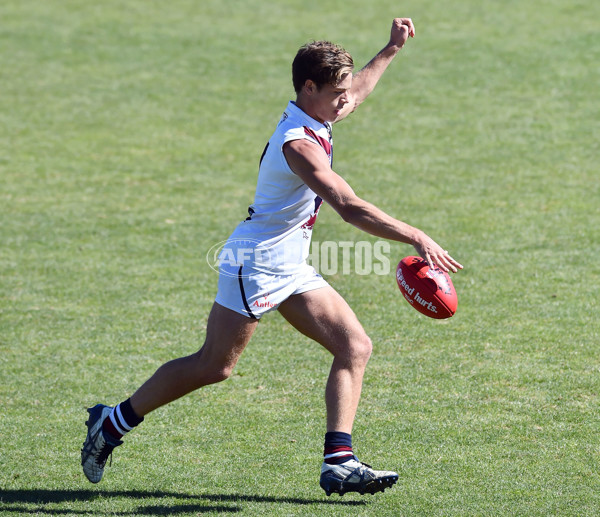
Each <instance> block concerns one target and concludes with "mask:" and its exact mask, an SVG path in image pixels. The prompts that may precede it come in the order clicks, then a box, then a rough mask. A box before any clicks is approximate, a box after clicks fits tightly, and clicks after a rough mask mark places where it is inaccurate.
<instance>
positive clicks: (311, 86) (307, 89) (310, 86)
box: [302, 79, 317, 95]
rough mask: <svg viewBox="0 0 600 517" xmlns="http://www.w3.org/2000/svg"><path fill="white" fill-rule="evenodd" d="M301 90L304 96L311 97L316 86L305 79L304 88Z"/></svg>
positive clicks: (311, 81) (310, 80)
mask: <svg viewBox="0 0 600 517" xmlns="http://www.w3.org/2000/svg"><path fill="white" fill-rule="evenodd" d="M302 89H303V90H304V93H305V94H307V95H312V94H313V93H314V92H316V91H317V84H316V83H315V82H314V81H313V80H312V79H307V80H306V81H305V82H304V86H303V88H302Z"/></svg>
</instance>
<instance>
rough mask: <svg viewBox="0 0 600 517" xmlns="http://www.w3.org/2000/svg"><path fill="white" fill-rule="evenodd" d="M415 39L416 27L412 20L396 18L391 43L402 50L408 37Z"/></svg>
mask: <svg viewBox="0 0 600 517" xmlns="http://www.w3.org/2000/svg"><path fill="white" fill-rule="evenodd" d="M409 36H410V37H411V38H414V37H415V26H414V25H413V22H412V20H411V19H410V18H395V19H394V21H393V22H392V32H391V34H390V43H391V44H392V45H395V46H397V47H398V48H402V47H403V46H404V44H405V43H406V40H407V39H408V37H409Z"/></svg>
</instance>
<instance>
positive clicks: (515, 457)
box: [0, 0, 600, 517]
mask: <svg viewBox="0 0 600 517" xmlns="http://www.w3.org/2000/svg"><path fill="white" fill-rule="evenodd" d="M391 5H392V3H391V2H386V1H384V0H373V1H371V2H369V3H368V5H367V4H365V2H364V1H358V0H347V1H345V2H341V1H338V0H334V1H330V2H322V1H321V2H317V1H315V0H306V1H304V2H293V1H291V0H281V1H277V2H260V1H258V0H246V1H244V2H242V1H238V0H224V1H223V0H203V1H202V2H195V1H192V0H188V1H185V0H173V1H171V2H158V1H142V0H138V1H126V2H117V1H112V0H110V1H108V0H107V1H103V2H86V1H83V0H80V1H57V0H46V1H43V2H41V1H32V0H24V1H17V0H5V1H3V2H2V3H1V4H0V19H1V20H2V21H1V23H0V49H1V51H0V218H1V219H0V223H1V224H0V274H1V283H0V513H1V514H2V515H6V516H13V515H14V516H16V515H40V516H55V515H61V516H63V515H64V516H70V515H96V516H100V515H119V516H138V515H139V516H148V515H177V516H192V515H212V514H217V513H223V514H238V515H244V516H255V515H277V516H284V515H285V516H292V515H298V516H306V515H314V516H337V515H357V516H417V515H420V516H498V515H503V516H504V515H506V516H516V515H522V516H525V515H526V516H528V517H531V516H548V515H560V516H565V515H567V516H594V515H598V514H600V467H599V463H600V433H599V429H600V417H599V416H600V414H599V411H600V407H599V405H600V354H599V353H598V352H599V341H600V331H599V329H600V324H599V304H598V300H599V298H600V296H599V285H600V260H599V256H600V229H599V228H600V210H599V206H600V188H599V183H600V181H599V175H598V173H599V167H598V159H599V155H600V153H599V144H598V142H599V141H600V96H599V93H598V92H599V90H598V85H599V84H600V68H599V63H600V3H598V2H597V1H593V0H577V1H572V2H564V1H559V0H548V1H546V2H534V1H533V0H521V1H518V2H517V1H516V0H507V1H503V2H499V1H492V0H482V1H475V0H463V1H457V0H450V1H449V2H428V3H426V2H417V1H415V0H409V1H408V2H405V3H403V4H402V5H399V6H397V7H396V6H395V7H393V8H392V7H391ZM398 15H400V16H404V15H406V16H412V18H413V20H414V22H415V25H416V28H417V37H416V38H415V39H414V40H411V41H409V42H408V44H407V46H406V48H405V49H404V50H403V51H402V55H401V56H399V58H398V59H397V61H396V62H395V63H394V64H393V65H392V67H391V68H390V69H389V70H388V72H387V73H386V75H385V76H384V78H383V79H382V81H381V83H380V85H379V87H378V89H377V90H376V91H375V93H374V94H373V95H372V97H371V98H370V99H369V100H368V101H367V102H366V103H365V104H364V105H363V106H362V107H361V108H360V109H359V110H358V111H357V113H355V114H354V115H352V116H351V117H350V118H349V119H348V120H347V121H344V122H343V123H341V124H339V125H338V126H336V128H335V138H336V149H335V164H334V165H335V168H336V170H337V171H338V172H340V173H341V174H342V175H344V176H345V177H346V178H347V179H348V181H349V182H350V184H351V185H353V187H354V188H355V190H356V191H357V192H358V193H359V194H360V195H362V196H363V197H365V198H367V199H369V200H371V201H373V202H374V203H376V204H377V205H378V206H380V207H381V208H383V209H384V210H386V211H388V212H389V213H391V214H393V215H395V216H397V217H399V218H401V219H403V220H406V221H408V222H410V223H411V224H414V225H416V226H418V227H420V228H423V229H424V230H425V231H427V232H428V233H429V234H430V235H432V236H433V237H434V238H436V239H437V240H439V241H440V242H441V243H443V245H444V246H446V247H447V248H448V249H449V250H451V253H452V254H453V256H455V257H456V258H457V259H458V260H460V261H461V262H462V263H463V264H464V265H465V269H464V271H462V272H461V273H459V274H458V275H456V276H454V282H455V286H456V289H457V291H458V294H459V310H458V312H457V314H456V316H455V317H453V318H452V319H450V320H445V321H440V322H438V321H434V320H430V319H427V318H425V317H423V316H421V315H419V314H418V313H417V312H416V311H414V310H412V309H410V307H409V306H408V305H407V304H406V302H405V301H404V300H403V299H402V298H401V296H400V293H399V292H398V289H397V288H396V286H395V279H394V275H393V273H391V274H390V275H387V276H377V275H368V276H361V275H342V274H338V275H332V276H331V277H330V278H329V281H330V282H331V284H332V285H334V287H336V288H337V289H338V290H339V291H340V292H341V293H342V294H343V295H344V296H345V297H346V298H347V299H348V301H349V302H350V304H351V305H352V307H353V308H354V309H355V311H356V313H357V314H358V316H359V318H360V319H361V321H362V322H363V324H364V326H365V328H366V330H367V332H368V333H369V335H370V336H371V338H372V339H373V342H374V345H375V351H374V354H373V357H372V359H371V362H370V364H369V368H368V370H367V376H366V379H365V386H364V394H363V399H362V402H361V407H360V410H359V415H358V418H357V421H356V425H355V429H354V435H353V436H354V445H355V449H356V451H357V453H358V455H359V456H360V457H361V458H363V459H364V460H365V461H367V462H369V463H371V464H373V465H374V466H375V467H376V468H385V469H394V470H397V471H398V472H399V473H400V481H399V483H398V485H397V486H396V487H394V488H393V490H390V491H386V492H385V493H384V494H378V495H377V496H374V497H370V496H368V497H364V498H361V497H359V496H355V495H348V496H344V497H343V498H341V499H340V498H339V497H337V496H336V497H334V496H332V497H331V498H327V497H325V495H324V494H323V492H322V491H321V489H320V488H319V487H318V475H319V467H320V462H321V453H322V440H323V433H324V404H323V389H324V385H325V378H326V375H327V371H328V367H329V362H330V359H329V357H328V355H327V354H326V353H325V352H324V351H322V350H321V349H320V348H319V347H318V346H317V345H314V344H312V343H311V342H309V341H308V340H306V339H305V338H303V337H302V336H300V335H299V334H297V333H295V332H294V331H292V330H291V328H290V327H288V326H287V325H286V324H285V322H284V321H283V319H282V318H281V317H280V316H279V315H278V314H277V313H274V314H272V315H270V316H269V317H267V318H265V319H264V320H263V322H262V323H261V325H260V327H259V329H258V331H257V333H256V335H255V337H254V338H253V340H252V342H251V344H250V346H249V347H248V349H247V351H246V352H245V354H244V356H243V357H242V359H241V361H240V363H239V365H238V367H237V369H236V372H235V374H234V375H233V377H232V378H231V379H229V380H228V381H227V382H226V383H223V384H220V385H216V386H212V387H208V388H206V389H204V390H201V391H199V392H197V393H194V394H192V395H190V396H188V397H186V398H183V399H181V400H179V401H177V402H175V403H173V404H172V405H170V406H167V407H164V408H161V409H159V410H157V411H156V412H155V413H153V414H151V415H149V416H148V418H146V421H145V422H144V423H143V425H142V427H141V428H140V429H139V430H136V431H135V432H133V433H131V435H130V436H128V437H127V438H126V440H127V443H126V444H125V445H124V446H123V447H120V448H119V449H117V450H116V451H115V454H114V462H113V465H112V466H111V467H108V470H107V472H106V474H105V479H104V480H103V481H102V483H101V484H99V485H97V486H96V485H91V484H89V483H88V482H87V480H86V479H85V478H84V476H83V474H82V473H81V470H80V465H79V449H80V447H81V444H82V442H83V439H84V435H85V427H84V425H83V423H84V421H85V418H86V415H87V413H86V412H85V408H86V407H88V406H90V405H93V404H95V403H97V402H100V401H101V402H104V403H107V404H114V403H117V402H119V401H121V400H123V399H124V398H125V397H126V396H127V395H129V394H131V393H132V391H133V390H134V389H136V388H137V387H138V386H139V385H140V383H141V382H143V381H144V380H145V379H146V378H147V377H148V376H149V375H150V374H152V373H153V372H154V370H155V369H156V368H157V367H158V366H159V365H160V364H162V363H163V362H164V361H166V360H168V359H171V358H174V357H177V356H180V355H184V354H187V353H190V352H193V351H195V350H196V349H197V347H198V346H199V345H200V344H201V342H202V339H203V332H204V325H205V321H206V317H207V314H208V311H209V309H210V306H211V304H212V301H213V298H214V295H215V292H216V285H217V277H216V274H215V273H214V272H213V271H212V270H211V269H210V267H209V265H208V264H207V262H206V260H205V255H206V252H207V251H208V250H209V248H210V247H211V246H212V245H214V244H215V243H217V242H219V241H221V240H223V239H225V238H226V237H227V235H228V234H229V232H230V231H231V230H232V229H233V227H234V226H235V224H237V222H238V221H239V220H240V219H242V218H244V217H245V211H246V207H247V206H248V204H249V203H250V202H251V201H252V196H253V192H254V186H255V178H256V171H257V166H258V159H259V157H260V153H261V152H262V149H263V147H264V145H265V142H266V141H267V139H268V137H269V136H270V134H271V132H272V130H273V128H274V125H275V123H276V122H277V120H278V119H279V117H280V114H281V112H282V110H283V108H284V107H285V105H286V103H287V101H288V99H290V98H292V95H293V91H292V87H291V78H290V63H291V59H292V58H293V55H294V54H295V52H296V50H297V48H298V47H299V46H300V45H301V44H303V43H304V42H305V41H308V40H310V39H322V38H327V39H331V40H333V41H336V42H338V43H340V44H342V45H344V46H345V47H346V48H347V49H348V50H349V51H350V52H351V53H352V54H353V56H354V58H355V61H356V62H357V64H358V65H359V66H362V65H363V64H364V63H365V62H366V61H367V60H368V59H370V58H371V57H372V55H373V54H374V53H375V52H376V51H377V50H379V49H380V48H381V47H382V46H383V45H384V44H385V42H386V40H387V36H388V31H389V26H390V24H391V20H392V18H393V17H394V16H398ZM314 238H315V240H319V241H325V240H341V241H349V240H359V239H360V240H368V241H370V242H374V241H375V239H371V238H370V237H366V236H364V235H363V234H361V233H360V232H359V231H358V230H355V229H353V228H352V227H350V226H348V225H346V224H345V223H343V222H342V221H341V220H340V219H339V218H338V217H337V216H336V215H335V214H334V213H333V211H332V210H331V209H330V208H329V207H325V208H324V209H323V210H322V211H321V214H320V216H319V221H318V224H317V225H316V227H315V236H314ZM412 253H413V250H412V249H411V248H410V247H408V246H406V245H400V244H395V243H393V244H392V246H391V257H392V261H397V260H399V259H400V258H402V257H403V256H405V255H408V254H412Z"/></svg>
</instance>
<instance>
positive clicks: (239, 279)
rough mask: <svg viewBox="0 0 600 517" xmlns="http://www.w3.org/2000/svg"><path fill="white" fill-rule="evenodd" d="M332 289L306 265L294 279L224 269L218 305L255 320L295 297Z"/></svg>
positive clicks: (249, 269)
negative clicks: (314, 291) (317, 290)
mask: <svg viewBox="0 0 600 517" xmlns="http://www.w3.org/2000/svg"><path fill="white" fill-rule="evenodd" d="M327 285H329V284H328V283H327V282H326V281H325V279H324V278H323V277H322V276H321V275H319V274H318V273H317V272H316V271H315V268H314V267H312V266H309V265H308V264H305V265H304V266H303V268H302V270H301V271H300V272H299V273H297V274H293V275H273V274H269V273H263V272H260V271H255V270H252V268H249V267H247V266H240V267H239V268H237V269H236V268H235V267H229V266H222V267H221V269H220V271H219V288H218V292H217V297H216V299H215V301H216V302H217V303H218V304H219V305H222V306H223V307H227V308H228V309H231V310H232V311H235V312H239V313H240V314H243V315H244V316H248V317H249V318H253V319H260V317H261V316H262V315H263V314H265V313H267V312H269V311H273V310H275V309H277V307H279V305H280V304H281V303H283V302H284V301H285V300H287V299H288V298H289V297H290V296H292V295H294V294H301V293H305V292H307V291H312V290H313V289H319V288H320V287H325V286H327Z"/></svg>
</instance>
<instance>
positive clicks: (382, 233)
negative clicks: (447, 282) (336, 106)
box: [283, 140, 462, 272]
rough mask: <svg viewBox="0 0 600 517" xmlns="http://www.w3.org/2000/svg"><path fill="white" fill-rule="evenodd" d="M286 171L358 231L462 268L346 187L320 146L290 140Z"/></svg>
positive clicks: (429, 259)
mask: <svg viewBox="0 0 600 517" xmlns="http://www.w3.org/2000/svg"><path fill="white" fill-rule="evenodd" d="M283 153H284V155H285V158H286V160H287V162H288V165H289V166H290V168H291V169H292V170H293V171H294V172H295V173H296V175H298V177H300V178H301V179H302V181H304V183H305V184H306V185H307V186H308V187H309V188H310V189H311V190H312V191H313V192H314V193H315V194H317V195H318V196H320V197H321V198H322V199H323V200H324V201H325V202H326V203H328V204H329V205H331V206H332V207H333V209H334V210H335V211H336V212H337V213H338V214H339V215H340V216H341V217H342V218H343V219H344V221H346V222H348V223H350V224H352V225H354V226H356V227H357V228H360V229H361V230H363V231H365V232H367V233H370V234H371V235H375V236H376V237H381V238H384V239H390V240H394V241H400V242H405V243H408V244H412V245H413V246H414V248H415V249H416V251H417V253H418V254H419V255H420V256H421V257H423V258H424V259H425V260H427V262H428V263H429V265H430V266H431V265H433V264H436V265H438V266H439V267H440V268H442V269H443V270H444V271H448V270H452V271H454V272H456V271H457V270H458V269H462V266H461V265H460V264H459V263H458V262H457V261H456V260H454V259H453V258H452V257H451V256H450V255H449V254H448V252H447V251H446V250H444V249H443V248H442V247H441V246H440V245H439V244H437V243H436V242H435V241H434V240H433V239H432V238H431V237H429V236H428V235H427V234H425V233H424V232H422V231H421V230H419V229H417V228H414V227H413V226H410V225H409V224H406V223H404V222H402V221H399V220H398V219H394V218H393V217H392V216H390V215H388V214H386V213H385V212H384V211H383V210H380V209H379V208H377V207H376V206H375V205H373V204H371V203H369V202H368V201H365V200H364V199H361V198H360V197H358V196H357V195H356V194H355V193H354V191H353V190H352V188H351V187H350V185H348V183H346V181H345V180H344V179H343V178H342V177H341V176H339V175H338V174H336V173H335V172H334V171H333V170H331V167H330V166H329V160H328V158H327V156H326V154H325V152H324V151H323V149H322V148H321V147H319V146H318V145H316V144H314V143H312V142H309V141H308V140H293V141H291V142H288V143H286V144H285V145H284V146H283Z"/></svg>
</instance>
